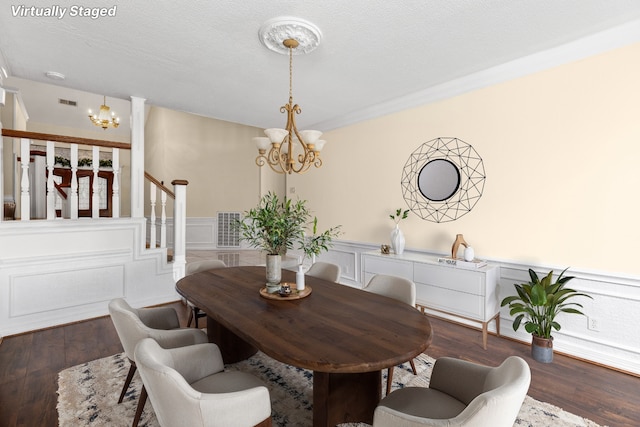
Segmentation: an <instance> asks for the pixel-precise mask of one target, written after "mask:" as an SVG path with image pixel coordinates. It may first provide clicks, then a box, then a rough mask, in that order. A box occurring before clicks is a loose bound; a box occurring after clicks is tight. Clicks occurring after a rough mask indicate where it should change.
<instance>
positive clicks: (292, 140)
mask: <svg viewBox="0 0 640 427" xmlns="http://www.w3.org/2000/svg"><path fill="white" fill-rule="evenodd" d="M259 37H260V41H261V42H262V44H263V45H264V46H265V47H267V48H268V49H269V50H272V51H274V52H277V53H283V54H284V53H288V54H289V102H288V103H287V104H286V105H283V106H282V107H280V112H281V113H285V112H286V113H287V124H286V127H285V128H284V129H277V128H271V129H266V130H265V131H264V133H265V135H267V136H266V137H264V136H262V137H255V138H253V141H254V142H255V144H256V146H257V147H258V157H257V158H256V164H257V165H258V166H261V167H262V166H264V165H265V164H268V165H269V166H270V167H271V169H273V170H274V171H275V172H277V173H289V174H291V173H292V172H295V173H299V174H302V173H305V172H307V171H308V170H309V168H310V167H311V165H313V166H315V167H316V168H319V167H320V166H322V159H321V158H320V151H322V147H323V146H324V144H325V141H324V140H321V139H320V136H321V135H322V132H320V131H317V130H303V131H298V128H297V127H296V117H295V115H296V114H300V113H301V112H302V109H301V108H300V107H299V106H298V104H295V105H294V103H293V55H294V52H295V54H305V53H309V52H311V51H312V50H313V49H315V48H316V47H317V46H318V44H320V39H321V37H322V34H321V33H320V29H318V27H316V26H315V25H314V24H312V23H311V22H308V21H305V20H302V19H299V18H291V17H286V18H274V19H271V20H269V21H267V22H265V23H264V24H263V25H262V27H261V28H260V32H259ZM296 149H301V150H302V153H301V154H298V155H297V156H296V154H295V152H296ZM267 150H268V151H267Z"/></svg>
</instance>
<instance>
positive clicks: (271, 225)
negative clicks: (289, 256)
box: [234, 192, 340, 255]
mask: <svg viewBox="0 0 640 427" xmlns="http://www.w3.org/2000/svg"><path fill="white" fill-rule="evenodd" d="M310 224H313V235H312V236H311V237H306V236H305V230H306V228H307V226H308V225H310ZM317 224H318V219H317V218H315V217H314V218H313V221H311V212H310V211H309V208H307V206H306V200H297V201H295V202H294V201H292V200H291V199H287V198H285V199H284V200H283V201H280V200H279V199H278V196H277V195H276V194H274V193H271V192H270V193H268V194H267V195H265V196H264V197H263V198H262V199H261V200H260V203H259V204H258V206H257V207H255V208H253V209H250V210H248V211H246V212H245V213H244V217H243V219H242V220H239V221H236V222H235V223H234V226H235V227H237V229H238V230H239V231H240V236H241V238H242V240H244V241H246V242H247V243H248V244H249V245H250V246H251V247H253V248H256V249H260V250H263V251H265V252H266V253H267V254H270V255H284V254H285V253H286V252H287V250H288V249H293V248H294V246H295V245H296V244H297V245H298V249H301V250H302V251H304V253H305V255H314V254H315V255H318V254H319V253H320V252H322V251H323V250H328V249H329V247H330V246H331V241H332V239H333V238H334V237H337V236H338V235H339V228H340V226H337V227H332V228H330V229H328V230H326V231H324V232H322V233H320V234H317Z"/></svg>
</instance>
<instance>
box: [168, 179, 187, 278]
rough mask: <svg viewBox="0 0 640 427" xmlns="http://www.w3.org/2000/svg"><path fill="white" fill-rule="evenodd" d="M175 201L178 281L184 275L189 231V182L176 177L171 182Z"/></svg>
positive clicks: (174, 263) (175, 269)
mask: <svg viewBox="0 0 640 427" xmlns="http://www.w3.org/2000/svg"><path fill="white" fill-rule="evenodd" d="M171 184H172V185H173V192H174V194H175V197H176V198H175V201H174V203H173V277H174V279H175V280H176V281H178V280H179V279H181V278H183V277H184V267H185V265H186V263H187V258H186V253H187V249H186V246H187V245H186V241H187V237H186V232H187V185H188V184H189V182H188V181H187V180H183V179H176V180H174V181H172V182H171Z"/></svg>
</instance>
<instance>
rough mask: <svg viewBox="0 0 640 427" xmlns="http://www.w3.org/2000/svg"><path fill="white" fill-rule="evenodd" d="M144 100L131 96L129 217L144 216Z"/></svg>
mask: <svg viewBox="0 0 640 427" xmlns="http://www.w3.org/2000/svg"><path fill="white" fill-rule="evenodd" d="M144 102H145V99H144V98H138V97H136V96H132V97H131V218H143V217H144Z"/></svg>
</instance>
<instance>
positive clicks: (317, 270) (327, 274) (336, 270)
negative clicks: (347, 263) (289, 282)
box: [306, 261, 340, 282]
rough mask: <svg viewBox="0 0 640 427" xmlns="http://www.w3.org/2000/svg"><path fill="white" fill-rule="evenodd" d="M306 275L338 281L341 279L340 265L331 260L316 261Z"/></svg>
mask: <svg viewBox="0 0 640 427" xmlns="http://www.w3.org/2000/svg"><path fill="white" fill-rule="evenodd" d="M306 275H307V276H312V277H317V278H319V279H324V280H329V281H331V282H337V281H338V280H340V266H339V265H337V264H332V263H330V262H322V261H316V262H314V263H313V264H312V265H311V267H310V268H309V271H307V273H306Z"/></svg>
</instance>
